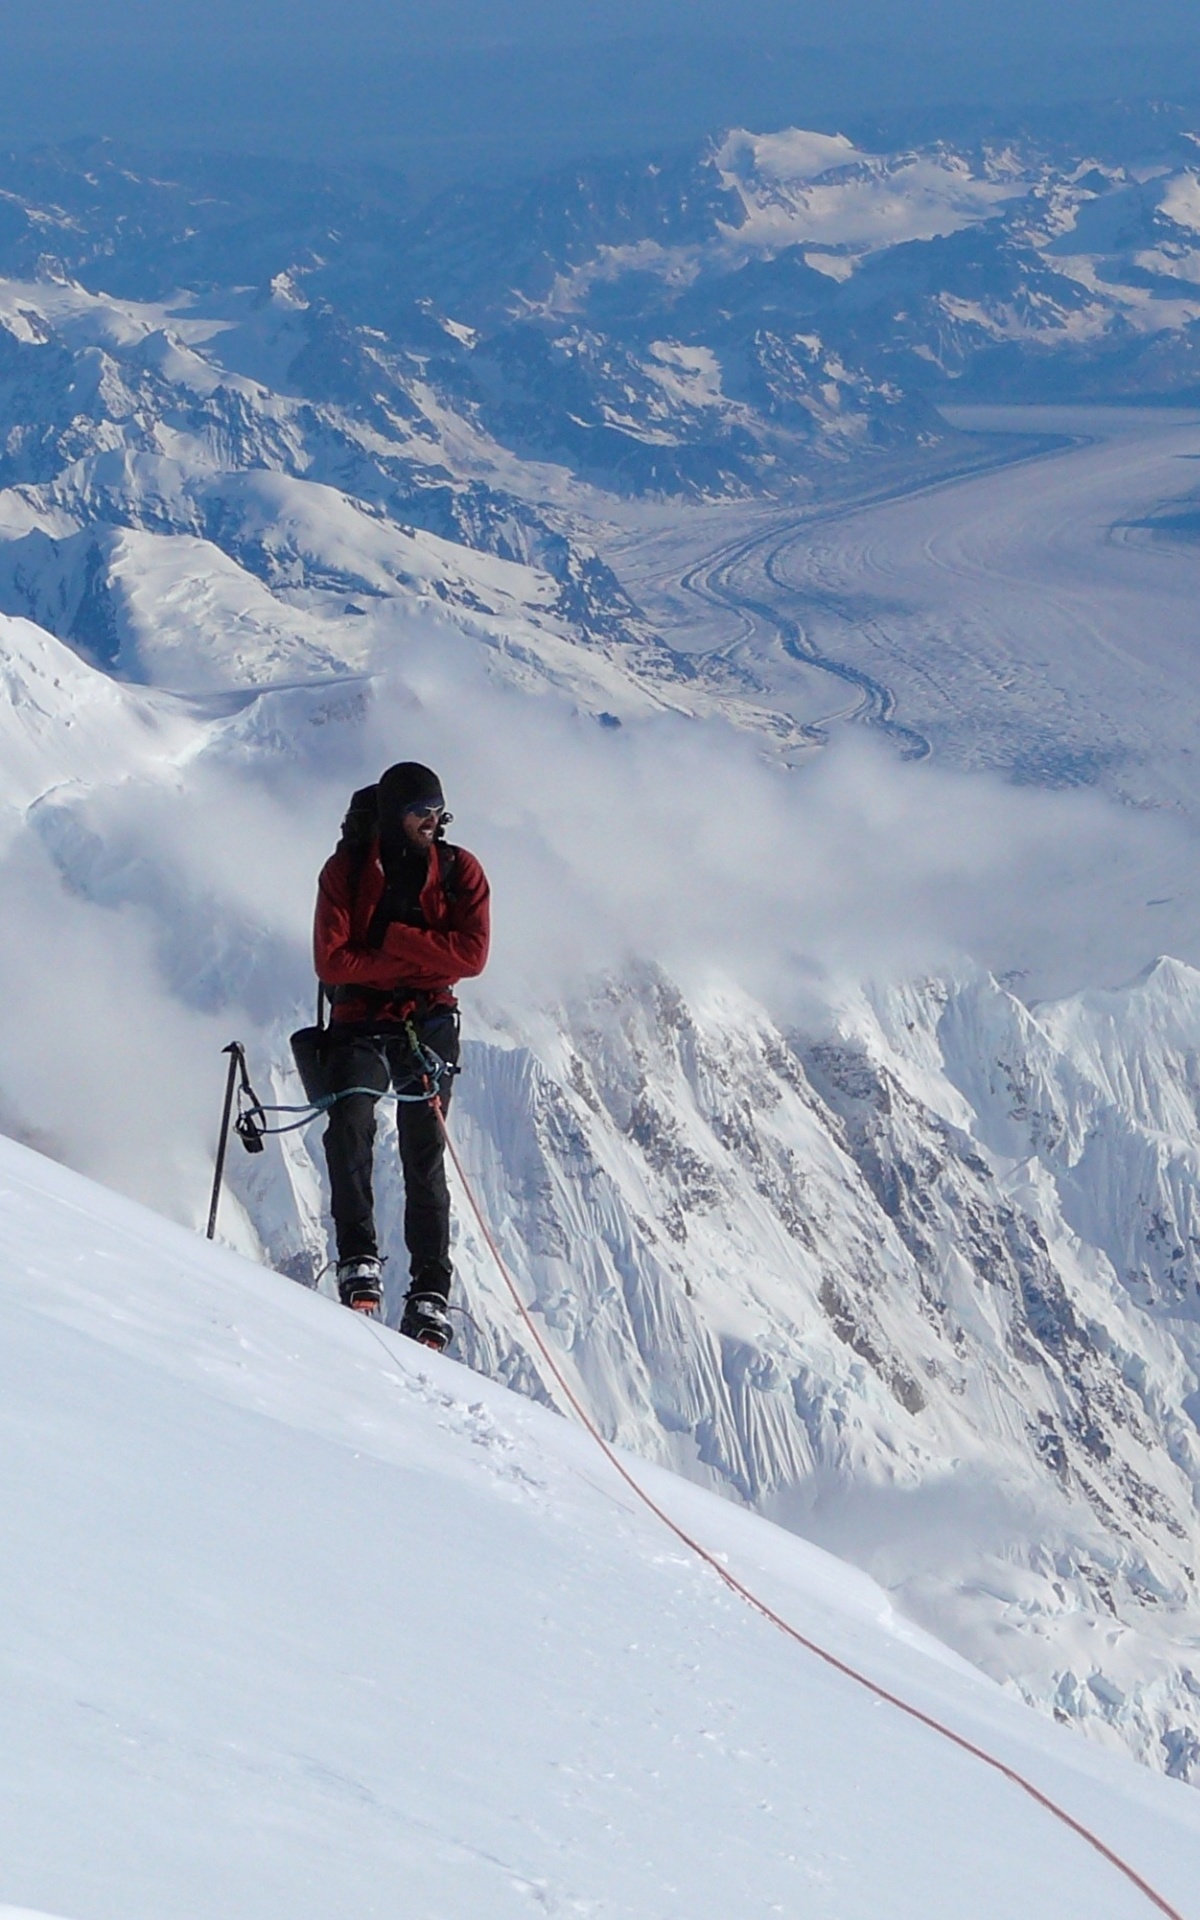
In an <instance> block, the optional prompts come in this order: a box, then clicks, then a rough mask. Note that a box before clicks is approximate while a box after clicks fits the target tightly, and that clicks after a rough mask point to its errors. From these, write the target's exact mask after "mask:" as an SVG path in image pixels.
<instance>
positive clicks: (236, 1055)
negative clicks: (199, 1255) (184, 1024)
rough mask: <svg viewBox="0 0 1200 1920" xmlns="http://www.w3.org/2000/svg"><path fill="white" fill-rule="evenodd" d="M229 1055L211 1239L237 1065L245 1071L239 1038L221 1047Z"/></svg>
mask: <svg viewBox="0 0 1200 1920" xmlns="http://www.w3.org/2000/svg"><path fill="white" fill-rule="evenodd" d="M221 1051H222V1052H223V1053H227V1054H228V1055H229V1074H228V1077H227V1078H226V1081H225V1105H224V1107H223V1109H222V1112H221V1132H220V1137H219V1139H218V1140H217V1164H216V1167H215V1169H214V1171H213V1184H212V1199H211V1200H210V1201H209V1205H208V1228H207V1231H206V1233H205V1236H204V1237H205V1239H206V1240H211V1239H212V1238H213V1236H214V1234H215V1233H216V1231H217V1206H218V1204H219V1202H220V1198H221V1181H222V1180H223V1179H224V1177H225V1149H226V1147H227V1146H228V1145H229V1118H230V1115H231V1114H232V1112H233V1096H234V1092H235V1090H236V1088H237V1076H238V1068H239V1066H240V1067H241V1068H242V1071H243V1072H245V1062H246V1056H245V1054H244V1053H243V1051H242V1043H241V1041H240V1040H231V1041H230V1042H229V1045H228V1046H227V1047H223V1048H222V1049H221Z"/></svg>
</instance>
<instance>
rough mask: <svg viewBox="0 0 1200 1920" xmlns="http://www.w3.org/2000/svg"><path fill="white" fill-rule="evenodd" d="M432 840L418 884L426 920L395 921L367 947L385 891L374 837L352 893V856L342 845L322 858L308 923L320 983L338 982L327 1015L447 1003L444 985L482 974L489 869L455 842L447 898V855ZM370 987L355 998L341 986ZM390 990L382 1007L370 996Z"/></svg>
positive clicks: (366, 1015) (347, 1016)
mask: <svg viewBox="0 0 1200 1920" xmlns="http://www.w3.org/2000/svg"><path fill="white" fill-rule="evenodd" d="M449 851H450V850H449V849H448V848H446V847H444V846H442V845H440V844H439V843H437V842H435V843H434V845H433V847H432V848H431V849H430V854H429V876H428V878H427V880H426V882H425V885H424V887H423V888H422V889H421V911H422V913H423V914H424V916H425V919H426V922H427V925H426V926H424V927H409V926H405V925H404V924H403V923H402V922H400V921H397V920H393V921H392V923H391V925H390V926H389V927H388V929H387V931H386V932H385V934H384V936H383V941H382V944H381V945H380V946H378V947H369V946H368V945H367V930H368V928H369V927H370V925H371V919H372V916H373V914H374V912H375V909H376V907H377V906H378V905H379V902H380V899H381V897H382V895H383V887H384V878H383V868H382V867H381V866H380V864H379V843H378V841H377V840H376V841H375V842H374V843H373V844H372V846H371V849H370V852H369V853H368V854H367V856H366V859H365V860H364V861H363V862H362V865H361V868H360V870H359V876H358V884H357V886H356V887H355V888H354V889H353V898H351V878H352V874H353V864H354V863H353V862H352V859H351V856H350V855H349V854H347V853H344V852H342V851H341V850H340V849H339V851H338V852H337V853H335V854H333V855H332V857H331V858H330V859H328V860H327V861H326V862H325V865H324V866H323V867H322V869H321V878H320V880H319V881H318V883H317V917H316V922H315V925H314V927H313V955H314V960H315V963H316V969H317V978H318V980H320V981H322V982H323V983H324V985H325V986H326V987H340V988H342V989H343V991H342V992H341V993H340V994H339V995H338V998H337V1004H336V1005H335V1007H334V1009H333V1018H334V1019H335V1020H337V1021H343V1020H375V1019H381V1018H382V1019H388V1018H390V1019H402V1018H404V1017H405V1013H406V1012H407V1011H410V1010H411V1004H410V1007H409V1008H407V1009H406V1007H405V1005H404V1002H405V1001H406V1000H409V1001H410V1003H416V1002H418V998H419V1000H420V1001H423V1002H424V1003H425V1004H426V1005H429V1004H431V1003H432V1004H433V1005H436V1006H447V1007H452V1006H453V1005H454V995H453V993H452V992H451V991H450V989H451V988H452V987H454V986H455V985H456V984H457V983H458V981H460V980H470V979H473V978H474V977H475V975H476V974H478V973H482V972H483V969H484V967H485V966H486V964H487V957H488V943H489V940H490V937H491V925H490V907H489V898H490V896H489V889H488V883H487V875H486V874H485V873H484V871H483V868H482V867H481V866H480V864H479V862H478V860H477V859H476V858H475V855H474V854H473V853H468V852H467V850H466V848H465V847H456V848H455V849H454V850H453V853H454V866H453V876H454V877H453V886H452V889H451V892H452V898H451V899H449V900H447V898H446V892H445V888H444V886H443V872H444V866H445V863H446V855H447V853H448V852H449ZM354 987H363V988H366V989H369V991H367V992H366V993H364V994H363V995H362V997H361V998H360V997H359V996H358V995H356V994H353V993H350V992H347V991H345V990H346V989H347V988H354ZM378 993H386V994H389V995H391V996H394V1001H395V1004H394V1005H392V1006H390V1007H385V1008H382V1009H381V1008H380V1004H379V1002H378V1001H377V1000H374V998H373V995H374V994H378Z"/></svg>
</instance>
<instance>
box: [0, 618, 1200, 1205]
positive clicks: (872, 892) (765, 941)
mask: <svg viewBox="0 0 1200 1920" xmlns="http://www.w3.org/2000/svg"><path fill="white" fill-rule="evenodd" d="M407 758H418V759H422V760H425V761H427V762H429V763H431V764H432V765H433V766H435V767H436V768H437V769H438V771H439V772H440V774H441V775H442V778H443V782H444V784H445V787H446V791H447V795H448V797H449V801H450V804H451V806H452V807H453V809H454V811H455V813H456V815H457V816H458V820H457V822H456V825H455V827H454V829H453V837H455V838H456V839H461V841H462V843H463V844H465V845H468V846H470V847H471V848H472V849H473V850H474V851H475V852H477V853H478V854H479V855H480V857H481V858H482V859H483V861H484V863H485V865H486V867H487V869H488V871H489V874H490V876H491V879H492V883H493V893H494V908H495V945H494V957H493V961H492V964H491V966H490V968H489V970H488V973H487V974H486V975H485V976H484V978H483V980H482V981H480V982H478V983H470V984H469V985H467V986H466V987H464V992H463V999H464V1004H465V1007H466V1010H467V1019H468V1025H469V1022H470V1018H471V1010H472V1008H484V1009H487V1010H489V1011H493V1012H494V1011H501V1012H503V1013H505V1014H507V1015H508V1016H510V1017H514V1018H516V1019H517V1020H520V1019H521V1018H522V1017H523V1016H526V1015H528V1014H530V1013H531V1012H532V1011H533V1009H534V1008H535V1007H537V1006H538V1005H542V1004H545V1003H547V1002H554V1001H557V1000H560V999H562V998H565V997H569V996H570V995H571V993H572V991H573V990H575V989H577V988H579V987H580V986H581V985H582V984H583V983H584V982H585V981H586V980H588V979H590V978H594V977H595V976H596V975H598V974H602V973H604V972H607V971H612V970H619V969H621V968H623V967H625V966H627V965H628V964H629V963H630V962H631V961H632V960H635V959H649V960H653V961H656V962H657V963H658V964H659V965H661V966H662V967H663V968H664V969H665V970H666V971H667V972H668V973H670V974H672V975H673V976H674V977H676V978H677V979H679V980H680V982H681V984H683V985H684V986H685V987H689V986H700V985H703V984H706V983H708V982H709V981H711V980H713V979H714V978H718V979H731V980H734V981H736V982H738V983H739V984H740V985H741V986H743V987H744V988H746V989H747V990H749V991H750V992H751V993H753V994H755V995H757V996H758V997H759V998H761V999H762V1000H763V1001H764V1002H765V1003H766V1004H767V1005H768V1006H769V1007H770V1008H771V1009H772V1010H773V1011H774V1012H775V1013H776V1015H777V1016H778V1017H780V1018H783V1019H786V1020H794V1021H797V1022H799V1021H802V1020H804V1019H805V1018H807V1017H809V1016H810V1015H812V1013H813V1009H814V1007H819V1006H820V1004H821V1002H822V999H823V998H824V997H826V996H829V997H832V996H833V995H834V994H835V993H836V990H837V989H838V987H839V986H840V985H841V984H843V983H844V982H845V981H846V980H848V979H850V980H860V979H863V978H865V977H871V978H875V979H879V978H884V977H886V978H897V977H906V976H911V975H913V974H914V973H920V972H929V971H934V970H937V969H939V968H943V967H953V966H958V965H960V964H961V963H962V962H963V961H964V960H966V959H970V960H972V961H974V962H975V963H977V964H981V965H983V966H986V967H989V968H991V969H992V970H993V971H998V972H1004V971H1007V970H1010V969H1019V970H1022V971H1023V973H1024V977H1025V990H1026V991H1027V992H1030V993H1057V992H1063V991H1068V990H1070V989H1072V988H1075V987H1079V986H1082V985H1085V984H1091V983H1097V982H1100V983H1111V982H1113V981H1116V980H1119V979H1121V978H1124V977H1128V976H1129V975H1130V974H1132V973H1133V972H1134V971H1136V969H1137V968H1138V967H1139V966H1141V965H1143V964H1144V963H1145V961H1147V960H1148V959H1150V958H1152V957H1153V956H1154V954H1155V953H1156V952H1157V951H1159V950H1160V949H1161V948H1164V947H1165V948H1168V949H1170V950H1174V951H1175V952H1176V953H1177V954H1178V955H1179V957H1181V958H1183V959H1188V960H1193V961H1196V962H1200V938H1198V937H1197V932H1198V930H1197V923H1196V916H1195V900H1196V889H1195V884H1194V880H1195V872H1196V849H1195V846H1194V844H1193V842H1192V840H1191V839H1190V837H1189V836H1188V834H1187V833H1186V831H1185V829H1184V828H1183V827H1182V826H1180V825H1179V824H1177V823H1175V822H1173V821H1171V820H1167V819H1165V818H1163V817H1161V816H1154V815H1148V814H1139V813H1136V812H1133V811H1131V810H1128V809H1122V808H1120V807H1118V806H1117V805H1115V804H1114V803H1111V802H1109V801H1107V800H1106V799H1104V798H1103V797H1102V796H1100V795H1098V794H1096V793H1079V792H1076V793H1045V792H1038V791H1036V790H1033V789H1029V788H1019V789H1018V788H1013V787H1009V786H1006V785H1004V784H1003V783H1002V782H1001V781H999V780H998V779H994V778H990V777H984V776H979V775H966V774H957V773H953V772H949V771H946V770H944V769H939V768H938V767H937V766H935V765H930V764H924V765H919V766H914V765H912V764H906V763H902V762H899V761H897V760H896V759H895V757H894V756H893V755H892V754H891V753H890V752H889V751H888V750H887V749H886V748H884V747H880V746H878V745H876V744H874V743H872V742H871V741H870V740H869V739H866V738H864V737H861V736H848V737H846V738H844V739H843V740H841V741H840V742H839V743H838V744H836V745H835V746H833V747H831V748H830V749H829V750H828V751H826V752H825V753H823V754H821V755H820V756H818V757H816V758H814V759H813V760H812V761H810V762H809V763H808V764H806V765H805V766H803V767H801V768H799V769H796V770H792V771H789V770H787V769H785V768H783V767H781V766H779V765H778V764H774V763H772V762H770V761H768V760H766V759H764V757H763V756H762V754H761V752H760V751H759V747H758V744H757V743H756V741H755V740H754V739H753V738H752V737H750V736H748V735H746V734H744V733H739V732H737V731H735V730H734V729H733V728H730V727H726V726H723V725H720V724H715V723H713V724H710V723H704V724H701V723H695V722H691V721H688V720H686V719H684V718H681V717H679V716H678V715H672V714H663V715H661V716H658V717H656V718H653V719H650V720H647V721H640V722H636V723H630V724H627V725H625V726H623V727H621V728H619V729H613V728H608V727H602V726H600V725H599V724H597V722H596V720H595V719H594V718H592V717H590V716H589V715H587V714H582V713H579V712H577V711H574V710H572V708H571V706H570V703H569V702H568V701H567V700H565V699H563V698H560V697H559V696H557V695H553V694H545V695H541V696H530V695H529V694H528V693H525V692H519V691H516V690H515V689H512V688H511V687H509V686H507V685H505V684H503V683H502V682H500V681H498V680H497V679H495V678H493V677H492V676H491V675H490V674H489V672H488V670H487V665H486V660H485V658H484V657H483V656H482V655H481V653H480V651H479V649H478V648H477V647H475V646H473V645H472V643H471V642H469V641H468V640H466V639H462V640H459V639H458V638H456V637H455V636H453V635H451V634H447V633H446V632H445V631H444V630H443V631H441V632H439V633H437V634H436V635H432V636H430V635H426V636H424V637H417V638H413V639H410V640H408V641H406V642H405V644H404V645H403V647H401V648H399V649H398V651H397V653H396V655H395V656H394V660H393V663H392V665H391V666H390V668H389V671H388V672H387V674H385V675H384V676H383V677H381V678H380V679H378V680H377V681H375V682H374V683H369V684H368V683H360V684H359V685H358V686H355V687H351V686H347V685H341V686H338V687H334V688H328V687H326V688H320V687H317V688H307V689H291V690H282V691H280V692H278V693H274V692H268V693H264V694H262V695H259V696H258V697H257V698H254V699H251V700H247V701H245V702H243V703H241V704H240V705H239V706H238V707H237V708H236V710H235V711H234V712H232V713H226V714H225V715H223V716H218V717H217V718H215V719H211V720H208V721H198V722H197V751H195V752H194V753H192V754H191V755H190V757H186V756H185V757H184V759H183V760H182V761H180V759H178V758H176V759H175V761H174V762H173V763H172V764H171V765H170V766H163V767H160V768H157V769H156V768H155V767H154V766H153V765H152V764H151V765H148V766H146V767H144V768H143V769H142V771H141V772H140V773H138V774H136V775H130V774H128V772H127V771H126V769H125V768H124V767H123V765H122V764H120V763H119V762H118V761H117V760H114V765H113V769H112V779H111V782H109V783H107V784H105V785H96V784H94V783H93V784H92V785H91V786H90V787H84V786H82V785H79V784H76V785H74V786H71V785H67V786H62V785H60V786H58V787H57V788H56V789H55V790H54V791H53V792H52V793H50V794H49V795H48V797H47V798H45V799H44V800H43V801H42V802H40V803H38V804H37V805H35V806H34V807H33V808H31V809H30V810H29V812H28V814H27V815H26V816H25V826H24V829H23V831H20V832H18V833H17V835H16V836H15V838H14V839H13V840H12V842H11V843H10V846H9V850H8V853H7V856H6V860H5V864H4V871H3V881H4V885H5V893H6V900H7V903H8V912H7V914H6V917H5V921H4V926H3V929H2V930H0V995H2V996H3V1003H4V1005H5V1009H6V1020H5V1023H4V1028H3V1035H2V1037H0V1101H2V1103H3V1112H4V1115H5V1120H4V1124H6V1125H7V1126H9V1128H10V1129H11V1130H13V1131H25V1132H33V1133H35V1134H36V1135H37V1136H38V1137H39V1138H45V1139H49V1140H50V1141H51V1142H52V1143H53V1145H54V1148H55V1150H56V1151H58V1152H60V1153H61V1155H62V1157H63V1158H65V1159H67V1160H68V1161H69V1162H71V1163H72V1164H74V1165H76V1166H78V1167H80V1168H81V1169H83V1170H84V1171H86V1172H89V1173H93V1174H95V1175H97V1176H98V1177H99V1178H101V1179H103V1180H106V1181H108V1182H109V1183H110V1184H112V1185H114V1186H117V1187H119V1188H121V1189H123V1190H124V1191H126V1192H129V1193H132V1194H135V1195H136V1196H137V1197H139V1198H144V1199H147V1200H149V1201H150V1202H151V1203H152V1204H153V1205H155V1206H157V1207H159V1208H160V1209H161V1210H163V1211H166V1212H169V1213H173V1214H175V1215H176V1216H177V1217H182V1218H187V1219H191V1220H193V1221H195V1220H196V1219H197V1218H198V1217H199V1214H200V1211H201V1209H202V1205H203V1201H204V1198H205V1196H206V1193H207V1179H208V1169H209V1167H210V1165H211V1151H212V1144H213V1138H214V1135H215V1123H216V1111H217V1106H218V1104H219V1094H220V1084H221V1079H222V1074H223V1063H221V1061H220V1057H219V1056H220V1049H221V1047H222V1046H223V1045H224V1043H225V1042H226V1040H228V1039H231V1038H234V1037H237V1038H241V1039H244V1040H246V1041H247V1043H248V1044H249V1046H250V1049H251V1056H252V1059H253V1060H254V1061H255V1062H256V1065H257V1066H258V1068H259V1070H260V1071H261V1070H262V1068H263V1066H264V1063H265V1062H267V1061H269V1060H271V1059H277V1060H278V1059H282V1058H283V1057H284V1051H285V1045H286V1039H285V1037H286V1034H287V1032H288V1031H289V1030H290V1028H291V1027H292V1026H294V1025H296V1024H300V1023H302V1022H303V1021H305V1020H306V1019H307V1018H309V1017H310V1012H309V1010H310V1008H311V1004H312V997H311V996H312V992H313V982H312V974H311V959H310V947H309V938H310V924H311V911H312V903H313V899H314V894H315V885H316V875H317V871H318V869H319V867H320V865H321V862H322V861H323V860H324V859H325V857H326V856H327V854H328V853H329V851H330V850H331V849H332V847H333V845H334V843H335V841H336V838H337V834H338V828H339V825H340V820H341V816H342V812H343V810H344V807H345V804H346V800H347V797H348V794H349V792H350V790H351V789H352V788H353V787H354V786H356V785H360V784H362V783H363V782H364V781H367V780H370V779H373V778H375V777H376V776H377V775H378V773H379V772H380V770H381V769H382V768H383V767H384V766H386V765H388V764H390V763H391V762H392V761H394V760H398V759H407ZM1168 895H1169V896H1170V904H1169V907H1168V908H1167V909H1166V910H1164V908H1163V907H1162V906H1157V907H1148V906H1147V904H1146V903H1147V901H1148V900H1149V899H1152V898H1155V897H1156V896H1157V897H1158V898H1159V899H1160V900H1161V899H1163V898H1166V897H1167V896H1168ZM1164 911H1166V913H1167V917H1166V918H1165V919H1164V917H1163V915H1164Z"/></svg>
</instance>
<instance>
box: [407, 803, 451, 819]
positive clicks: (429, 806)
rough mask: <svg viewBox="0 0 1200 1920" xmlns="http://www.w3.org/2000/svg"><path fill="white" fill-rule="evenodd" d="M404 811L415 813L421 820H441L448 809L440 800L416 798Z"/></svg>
mask: <svg viewBox="0 0 1200 1920" xmlns="http://www.w3.org/2000/svg"><path fill="white" fill-rule="evenodd" d="M404 811H405V813H415V814H416V815H417V818H418V819H420V820H440V819H441V817H442V815H443V814H444V813H445V811H446V809H445V807H444V806H443V804H442V802H441V801H440V800H414V801H413V802H412V804H411V805H410V806H407V807H405V809H404Z"/></svg>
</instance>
